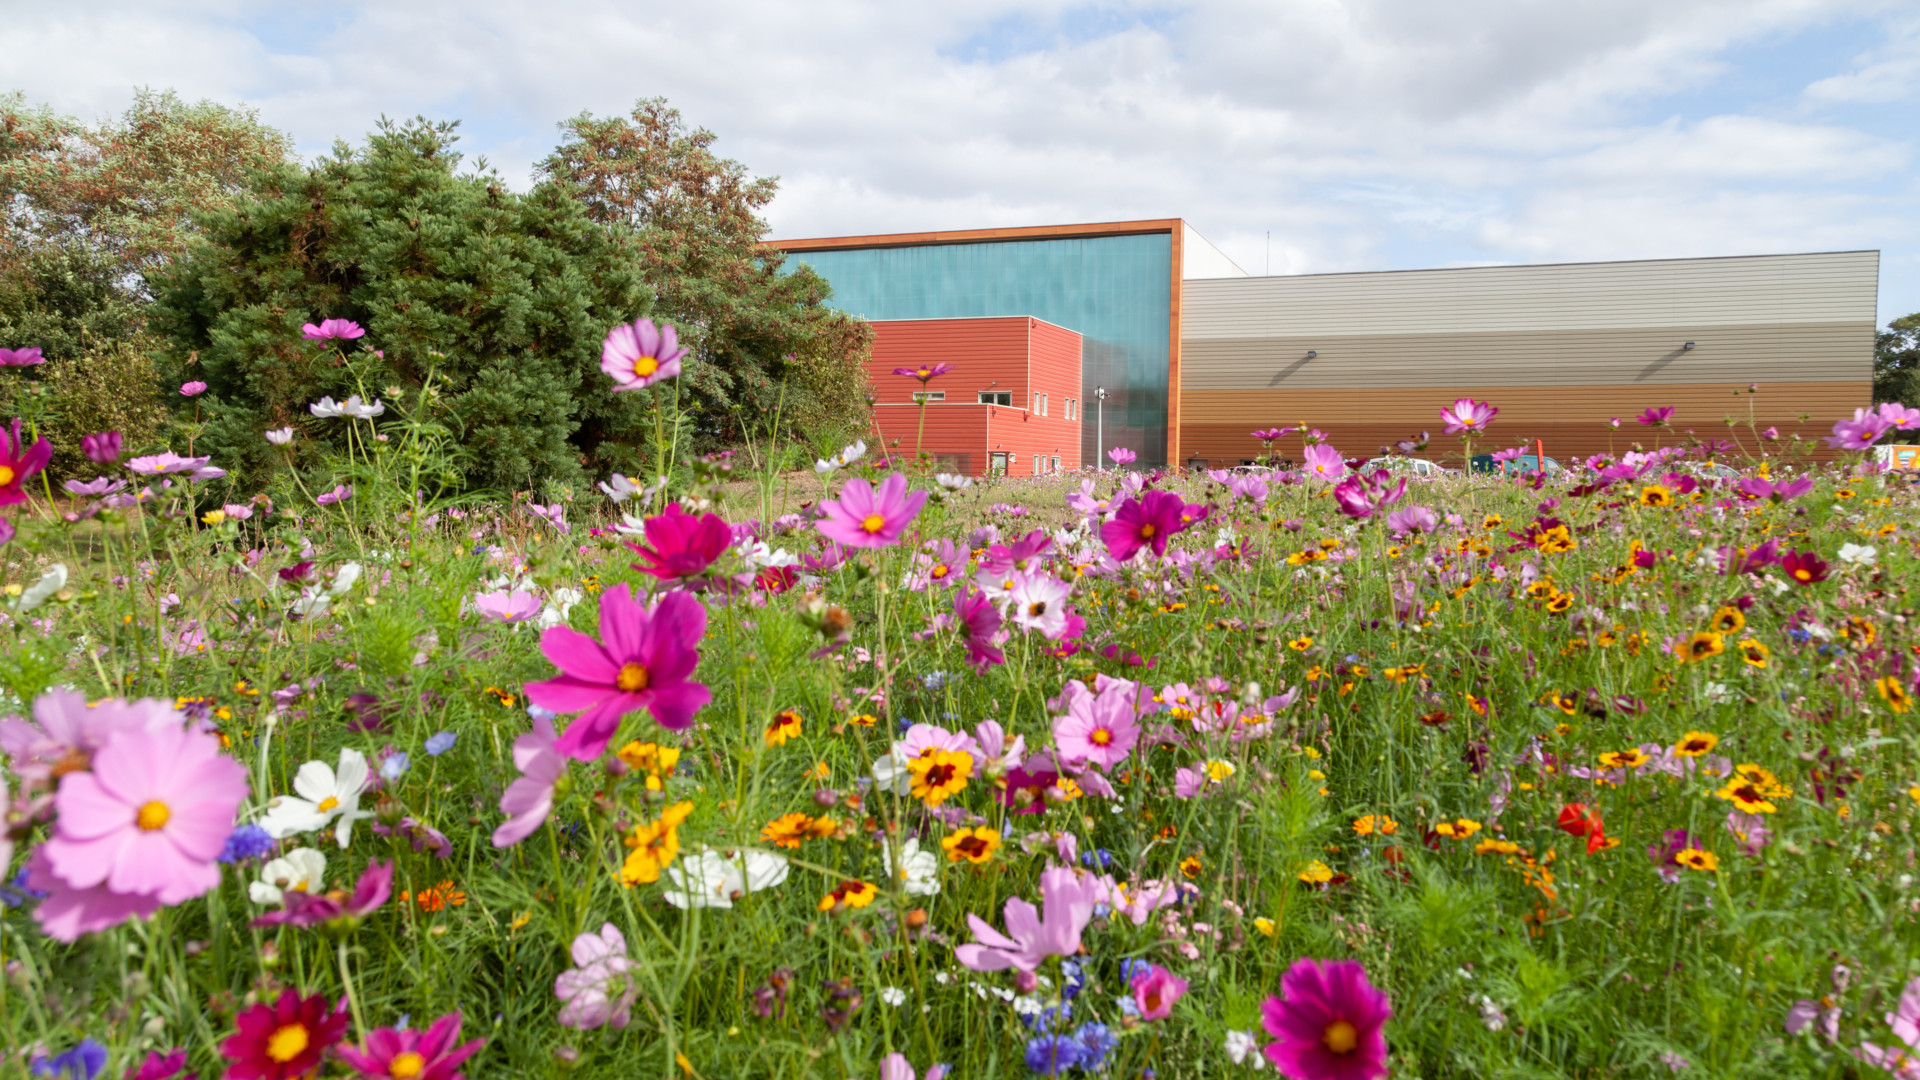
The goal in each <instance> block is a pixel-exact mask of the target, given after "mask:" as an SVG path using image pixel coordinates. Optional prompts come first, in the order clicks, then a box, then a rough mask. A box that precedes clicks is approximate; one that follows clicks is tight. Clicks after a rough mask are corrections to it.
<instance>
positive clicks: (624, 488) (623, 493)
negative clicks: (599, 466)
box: [600, 473, 640, 503]
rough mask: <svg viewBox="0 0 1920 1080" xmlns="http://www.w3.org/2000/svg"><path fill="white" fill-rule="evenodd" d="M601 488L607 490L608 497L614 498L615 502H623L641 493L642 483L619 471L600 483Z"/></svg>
mask: <svg viewBox="0 0 1920 1080" xmlns="http://www.w3.org/2000/svg"><path fill="white" fill-rule="evenodd" d="M600 490H601V491H603V492H605V493H606V495H607V498H609V499H612V500H613V501H614V502H617V503H623V502H626V501H627V500H628V499H631V498H633V497H634V496H635V495H637V494H639V492H640V485H639V484H636V483H634V482H633V481H632V480H629V479H627V478H626V477H624V476H622V475H620V474H619V473H614V474H613V476H612V477H610V478H608V479H607V481H606V482H604V483H602V484H601V485H600Z"/></svg>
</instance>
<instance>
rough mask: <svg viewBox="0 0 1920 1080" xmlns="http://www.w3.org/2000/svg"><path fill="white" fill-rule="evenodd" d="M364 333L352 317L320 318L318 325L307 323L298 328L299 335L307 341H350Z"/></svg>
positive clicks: (364, 334) (362, 335)
mask: <svg viewBox="0 0 1920 1080" xmlns="http://www.w3.org/2000/svg"><path fill="white" fill-rule="evenodd" d="M366 333H367V332H366V331H365V330H363V329H361V328H360V324H359V323H357V322H354V321H353V320H352V319H322V320H320V323H319V324H318V325H315V324H313V323H308V324H306V325H305V326H302V327H301V328H300V336H301V337H304V338H306V339H307V340H309V341H352V340H353V339H354V338H358V337H365V336H366Z"/></svg>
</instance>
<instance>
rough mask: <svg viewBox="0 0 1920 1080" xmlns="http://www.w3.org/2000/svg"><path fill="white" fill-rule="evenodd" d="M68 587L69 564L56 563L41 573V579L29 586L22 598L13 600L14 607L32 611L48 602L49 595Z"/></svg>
mask: <svg viewBox="0 0 1920 1080" xmlns="http://www.w3.org/2000/svg"><path fill="white" fill-rule="evenodd" d="M66 587H67V564H66V563H54V564H53V565H52V566H49V567H47V571H46V573H44V574H41V575H40V580H39V581H36V582H34V583H33V584H32V585H30V586H28V587H27V591H26V592H23V593H21V594H20V599H18V600H15V601H14V602H13V606H14V609H15V610H17V611H32V610H33V609H34V608H37V607H39V606H40V605H41V604H44V603H46V602H47V597H49V596H52V595H53V594H54V593H57V592H59V591H60V590H61V589H64V588H66Z"/></svg>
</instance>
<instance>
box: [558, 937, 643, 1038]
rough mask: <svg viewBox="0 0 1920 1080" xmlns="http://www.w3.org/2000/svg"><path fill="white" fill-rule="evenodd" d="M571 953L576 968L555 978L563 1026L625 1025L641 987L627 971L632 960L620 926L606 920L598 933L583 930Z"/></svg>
mask: <svg viewBox="0 0 1920 1080" xmlns="http://www.w3.org/2000/svg"><path fill="white" fill-rule="evenodd" d="M572 953H573V963H574V968H573V970H571V971H563V972H561V973H560V975H559V977H558V978H556V979H554V980H553V993H554V996H555V997H558V998H559V999H560V1003H561V1004H560V1017H559V1020H560V1024H561V1026H562V1027H570V1028H577V1029H579V1030H581V1031H590V1030H592V1029H594V1028H597V1027H603V1026H609V1025H610V1026H612V1027H616V1028H623V1027H626V1026H627V1024H628V1023H629V1022H630V1021H631V1020H632V1018H633V1014H632V1009H633V1002H634V999H635V998H637V997H639V996H640V989H639V987H638V986H636V985H635V984H634V980H633V977H632V976H631V975H629V974H628V973H629V972H631V971H632V970H633V961H632V960H629V959H627V939H626V937H625V936H624V935H622V934H621V933H620V928H619V927H617V926H615V925H613V924H612V923H603V924H601V927H600V932H599V933H597V934H593V933H587V934H581V935H580V936H579V937H576V938H574V939H573V948H572Z"/></svg>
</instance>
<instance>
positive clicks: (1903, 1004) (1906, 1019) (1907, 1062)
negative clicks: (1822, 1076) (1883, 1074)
mask: <svg viewBox="0 0 1920 1080" xmlns="http://www.w3.org/2000/svg"><path fill="white" fill-rule="evenodd" d="M1885 1019H1886V1021H1887V1026H1888V1027H1890V1028H1892V1029H1893V1035H1894V1038H1896V1039H1899V1040H1900V1041H1901V1042H1903V1043H1905V1044H1906V1045H1905V1046H1903V1047H1901V1048H1899V1049H1896V1050H1888V1049H1884V1048H1882V1047H1879V1046H1875V1045H1874V1044H1873V1043H1861V1044H1860V1049H1859V1050H1858V1051H1856V1053H1858V1054H1859V1056H1860V1060H1862V1061H1864V1062H1866V1063H1867V1064H1869V1065H1875V1066H1878V1067H1880V1068H1882V1069H1885V1070H1887V1071H1888V1072H1890V1073H1892V1074H1893V1075H1895V1076H1897V1077H1900V1078H1901V1080H1913V1078H1914V1077H1915V1076H1920V1057H1917V1056H1916V1053H1920V979H1914V980H1913V981H1911V982H1909V983H1907V988H1906V989H1905V990H1903V991H1901V993H1900V1002H1899V1004H1898V1005H1897V1006H1895V1008H1894V1011H1893V1012H1890V1013H1887V1014H1885Z"/></svg>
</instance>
